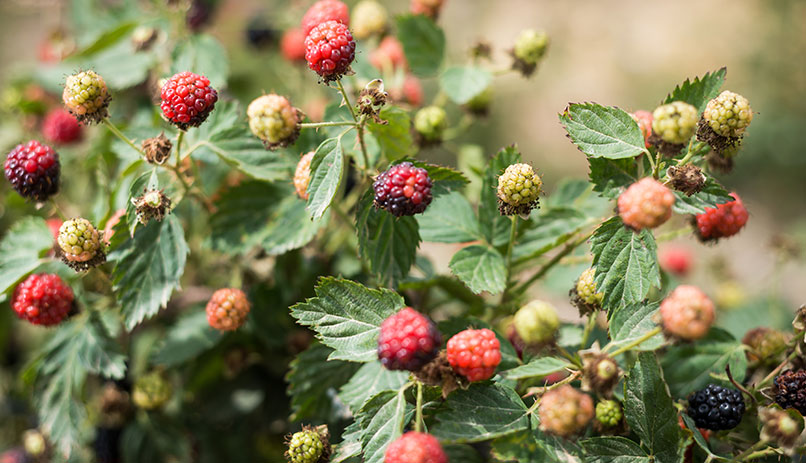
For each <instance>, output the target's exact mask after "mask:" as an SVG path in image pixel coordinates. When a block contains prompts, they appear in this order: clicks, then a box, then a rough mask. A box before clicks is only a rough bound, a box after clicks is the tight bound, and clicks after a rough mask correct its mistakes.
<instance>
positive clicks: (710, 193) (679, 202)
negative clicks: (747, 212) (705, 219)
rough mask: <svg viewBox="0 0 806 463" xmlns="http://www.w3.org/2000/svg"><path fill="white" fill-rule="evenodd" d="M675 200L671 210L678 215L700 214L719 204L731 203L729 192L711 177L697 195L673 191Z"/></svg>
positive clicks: (731, 198)
mask: <svg viewBox="0 0 806 463" xmlns="http://www.w3.org/2000/svg"><path fill="white" fill-rule="evenodd" d="M674 195H675V196H676V198H677V199H676V200H675V202H674V205H673V206H672V209H674V211H675V212H676V213H678V214H695V215H696V214H702V213H703V212H705V208H707V207H710V208H712V209H713V208H716V207H717V206H718V205H719V204H723V203H727V202H730V201H733V197H732V196H731V195H730V192H728V190H726V189H725V187H723V186H722V185H720V184H719V182H717V181H716V180H715V179H714V178H713V177H708V179H707V180H706V182H705V186H704V187H703V189H702V191H700V192H699V193H694V194H693V195H691V196H689V195H687V194H685V193H683V192H680V191H674Z"/></svg>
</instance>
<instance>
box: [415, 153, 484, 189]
mask: <svg viewBox="0 0 806 463" xmlns="http://www.w3.org/2000/svg"><path fill="white" fill-rule="evenodd" d="M411 162H412V164H414V165H415V166H416V167H421V168H423V169H425V170H427V171H428V176H429V177H430V178H431V182H432V183H433V185H434V188H433V189H432V193H433V194H434V196H439V195H441V194H444V193H445V192H446V191H447V190H456V189H459V188H461V187H463V186H465V185H467V184H468V182H470V181H469V180H468V179H467V177H465V175H464V174H463V173H461V172H459V171H458V170H456V169H452V168H450V167H445V166H438V165H436V164H428V163H425V162H422V161H417V160H412V161H411Z"/></svg>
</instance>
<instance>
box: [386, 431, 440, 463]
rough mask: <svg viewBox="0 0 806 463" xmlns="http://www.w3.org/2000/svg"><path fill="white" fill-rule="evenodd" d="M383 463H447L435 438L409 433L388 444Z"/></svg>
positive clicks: (428, 435) (419, 433)
mask: <svg viewBox="0 0 806 463" xmlns="http://www.w3.org/2000/svg"><path fill="white" fill-rule="evenodd" d="M383 463H448V456H447V455H445V451H444V450H442V446H441V445H439V441H438V440H437V438H436V437H434V436H432V435H430V434H425V433H422V432H416V431H409V432H407V433H406V434H403V435H402V436H400V437H399V438H398V439H397V440H396V441H394V442H392V443H391V444H389V447H388V448H387V449H386V455H385V456H384V459H383Z"/></svg>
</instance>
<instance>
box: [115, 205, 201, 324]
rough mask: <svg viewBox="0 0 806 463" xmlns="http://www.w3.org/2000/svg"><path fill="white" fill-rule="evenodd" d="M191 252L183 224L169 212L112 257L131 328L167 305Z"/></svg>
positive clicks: (117, 285) (117, 284)
mask: <svg viewBox="0 0 806 463" xmlns="http://www.w3.org/2000/svg"><path fill="white" fill-rule="evenodd" d="M189 252H190V249H189V248H188V245H187V243H186V242H185V231H184V230H183V229H182V224H181V223H180V222H179V219H177V218H176V216H174V215H169V216H167V217H165V219H164V220H163V221H162V222H154V221H152V222H150V223H149V224H148V225H146V226H145V227H143V228H141V229H140V230H139V231H138V232H137V233H135V235H134V238H131V239H128V240H126V242H124V243H123V245H121V247H120V248H119V249H118V250H117V251H115V253H114V254H115V255H114V256H110V259H111V258H114V260H115V261H116V262H115V269H114V270H113V271H112V281H113V283H114V289H115V294H116V296H117V299H118V302H119V303H120V305H121V307H122V312H123V317H124V322H125V325H126V329H127V330H128V331H131V330H132V329H133V328H134V327H135V326H137V325H138V324H139V323H140V322H141V321H143V320H144V319H146V318H150V317H153V316H154V315H155V314H156V313H157V312H158V311H159V310H160V309H161V308H163V307H165V306H166V304H167V303H168V299H170V297H171V293H172V292H173V290H174V289H175V288H178V287H179V278H180V277H181V276H182V273H184V270H185V262H186V261H187V255H188V253H189Z"/></svg>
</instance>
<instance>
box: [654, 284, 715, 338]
mask: <svg viewBox="0 0 806 463" xmlns="http://www.w3.org/2000/svg"><path fill="white" fill-rule="evenodd" d="M660 316H661V320H662V321H663V329H664V330H665V331H666V332H667V333H668V334H670V335H672V336H676V337H678V338H681V339H685V340H687V341H694V340H697V339H700V338H702V337H703V336H705V334H706V333H708V330H709V329H710V328H711V325H712V324H713V323H714V316H715V315H714V303H713V302H711V300H710V299H708V296H706V295H705V294H704V293H703V292H702V291H700V290H699V288H697V287H695V286H689V285H680V286H678V287H677V288H675V289H674V291H672V292H671V294H669V295H668V296H666V298H665V299H664V300H663V302H661V304H660Z"/></svg>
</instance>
